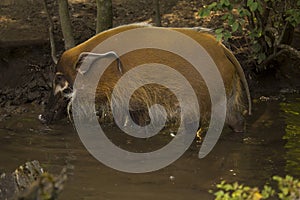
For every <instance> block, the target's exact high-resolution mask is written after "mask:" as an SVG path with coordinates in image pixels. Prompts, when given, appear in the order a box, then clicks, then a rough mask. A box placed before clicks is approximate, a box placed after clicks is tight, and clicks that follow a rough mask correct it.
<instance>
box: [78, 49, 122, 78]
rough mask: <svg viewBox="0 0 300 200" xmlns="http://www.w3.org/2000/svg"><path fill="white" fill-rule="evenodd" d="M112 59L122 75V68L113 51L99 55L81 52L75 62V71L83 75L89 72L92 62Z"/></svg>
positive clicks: (118, 58)
mask: <svg viewBox="0 0 300 200" xmlns="http://www.w3.org/2000/svg"><path fill="white" fill-rule="evenodd" d="M108 57H114V58H115V59H116V60H117V63H118V70H119V72H120V73H121V74H122V73H123V66H122V63H121V60H120V57H119V56H118V54H117V53H116V52H114V51H109V52H107V53H103V54H99V53H91V52H82V53H81V54H80V55H79V56H78V59H77V61H76V65H75V69H76V71H77V72H78V73H80V74H83V75H84V74H85V73H87V72H88V71H89V70H90V67H91V66H92V65H93V63H94V62H96V61H97V60H99V59H101V58H108Z"/></svg>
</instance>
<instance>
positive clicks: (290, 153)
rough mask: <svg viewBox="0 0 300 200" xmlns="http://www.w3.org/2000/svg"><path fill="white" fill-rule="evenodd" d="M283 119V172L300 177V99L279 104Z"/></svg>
mask: <svg viewBox="0 0 300 200" xmlns="http://www.w3.org/2000/svg"><path fill="white" fill-rule="evenodd" d="M280 108H281V110H282V111H283V112H282V115H283V116H284V119H285V123H286V126H285V131H286V134H285V135H284V136H283V139H284V140H286V144H285V148H286V155H285V159H286V167H285V171H286V172H287V173H288V174H293V175H294V176H299V175H300V98H294V99H289V100H288V101H287V102H285V103H281V104H280Z"/></svg>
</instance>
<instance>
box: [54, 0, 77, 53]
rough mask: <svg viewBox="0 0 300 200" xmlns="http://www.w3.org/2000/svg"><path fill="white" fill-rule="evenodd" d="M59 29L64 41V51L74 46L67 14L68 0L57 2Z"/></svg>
mask: <svg viewBox="0 0 300 200" xmlns="http://www.w3.org/2000/svg"><path fill="white" fill-rule="evenodd" d="M58 7H59V9H58V10H59V17H60V23H61V29H62V33H63V36H64V40H65V49H66V50H67V49H70V48H72V47H74V46H75V42H74V37H73V33H72V26H71V20H70V14H69V6H68V0H58Z"/></svg>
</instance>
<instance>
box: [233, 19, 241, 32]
mask: <svg viewBox="0 0 300 200" xmlns="http://www.w3.org/2000/svg"><path fill="white" fill-rule="evenodd" d="M239 27H240V24H239V23H238V22H237V21H235V22H234V23H233V24H232V26H231V29H232V32H236V31H237V30H238V28H239Z"/></svg>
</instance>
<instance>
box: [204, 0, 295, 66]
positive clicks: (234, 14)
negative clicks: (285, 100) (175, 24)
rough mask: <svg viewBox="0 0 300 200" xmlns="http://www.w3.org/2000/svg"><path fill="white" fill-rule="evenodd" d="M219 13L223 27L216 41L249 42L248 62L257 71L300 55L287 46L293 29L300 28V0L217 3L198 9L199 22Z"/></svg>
mask: <svg viewBox="0 0 300 200" xmlns="http://www.w3.org/2000/svg"><path fill="white" fill-rule="evenodd" d="M216 12H221V13H222V16H221V20H222V21H223V26H222V27H217V28H216V30H215V34H216V37H217V39H218V40H222V39H223V40H225V41H227V40H228V39H229V38H231V37H232V35H233V34H239V35H243V36H245V38H246V41H248V44H247V45H248V51H249V52H248V53H249V55H250V57H249V60H250V61H251V62H252V63H253V64H255V66H256V67H257V68H258V69H260V68H262V67H266V66H268V64H269V63H270V62H271V61H272V60H274V59H276V58H278V56H279V55H282V54H285V53H291V54H292V55H296V56H297V57H299V58H300V53H299V52H298V51H297V50H296V49H294V48H292V47H291V46H290V44H291V41H292V40H291V39H292V37H293V33H294V28H295V27H296V26H298V25H299V24H300V0H219V1H216V2H213V3H211V4H209V5H206V6H203V8H201V9H200V11H199V15H200V17H202V18H205V17H208V16H209V15H210V14H212V13H216Z"/></svg>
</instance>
